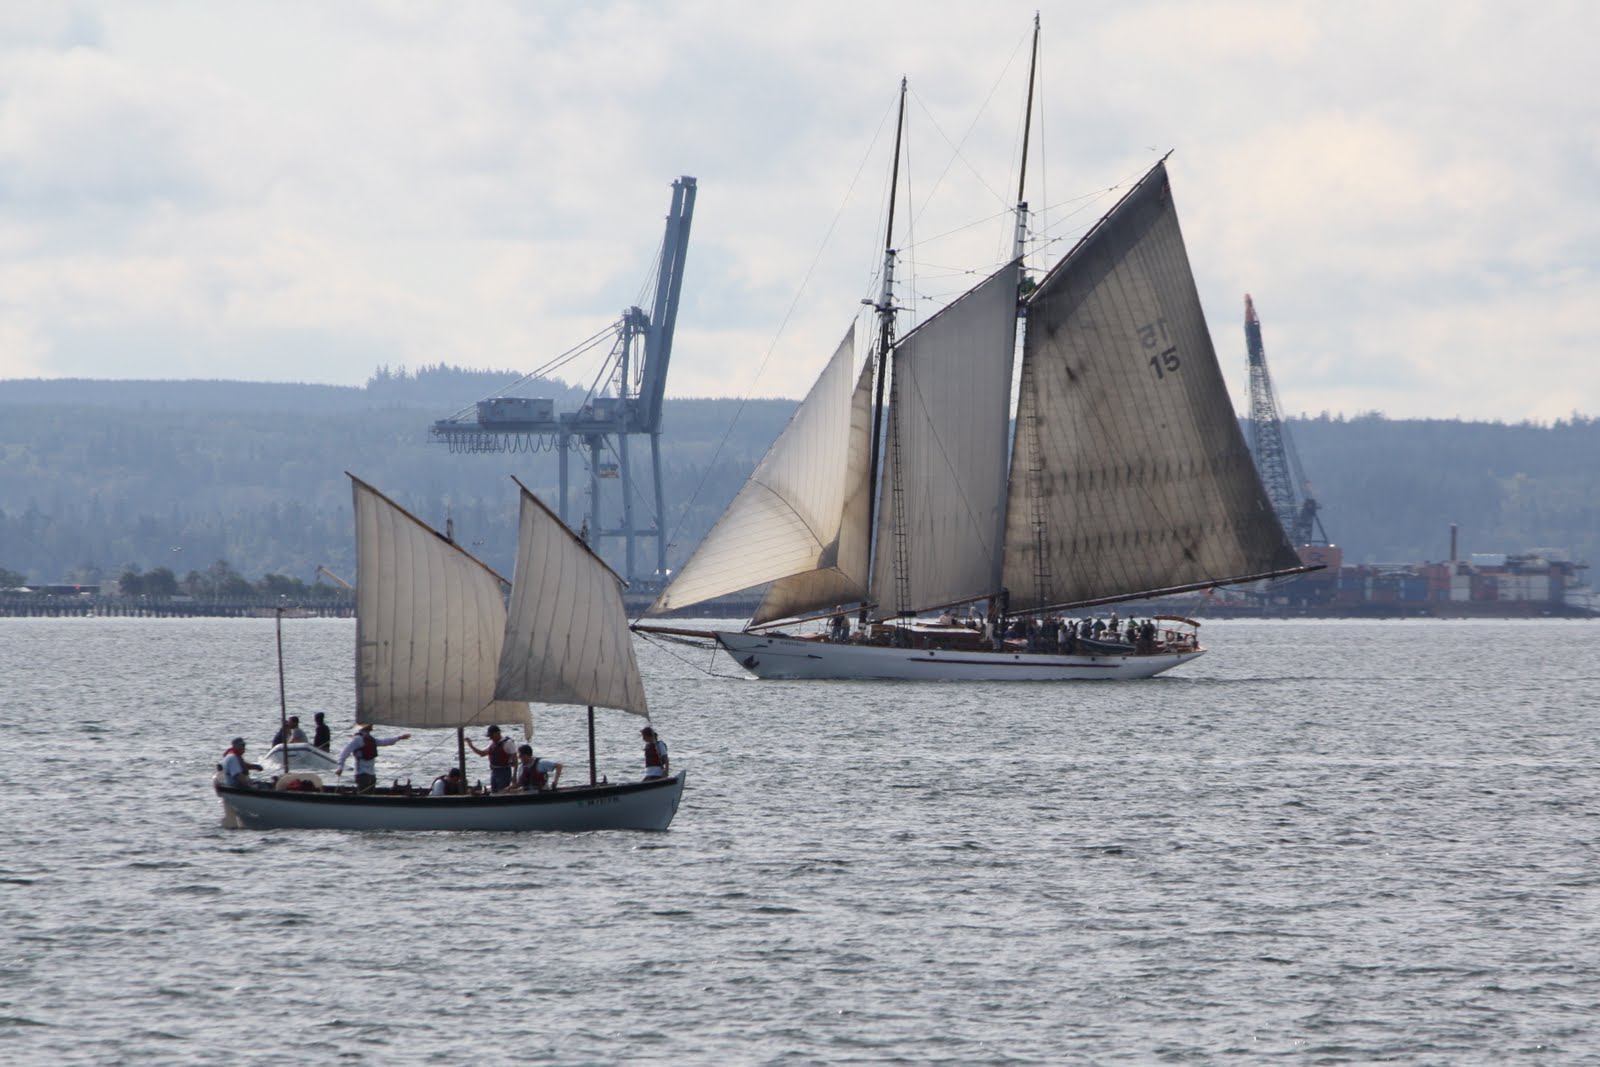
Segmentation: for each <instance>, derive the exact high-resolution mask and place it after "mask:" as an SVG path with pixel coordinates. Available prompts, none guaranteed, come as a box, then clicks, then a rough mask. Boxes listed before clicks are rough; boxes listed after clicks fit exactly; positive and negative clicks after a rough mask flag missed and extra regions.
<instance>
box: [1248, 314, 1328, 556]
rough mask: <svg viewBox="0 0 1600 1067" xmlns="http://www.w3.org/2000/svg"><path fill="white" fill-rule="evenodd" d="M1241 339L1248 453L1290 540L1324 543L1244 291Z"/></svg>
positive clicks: (1257, 322)
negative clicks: (1246, 371)
mask: <svg viewBox="0 0 1600 1067" xmlns="http://www.w3.org/2000/svg"><path fill="white" fill-rule="evenodd" d="M1244 339H1245V347H1246V349H1247V350H1248V352H1249V355H1250V452H1251V454H1252V455H1254V456H1255V461H1256V471H1257V472H1258V473H1259V474H1260V475H1261V482H1262V485H1263V486H1264V487H1265V488H1266V490H1267V499H1268V500H1270V501H1271V502H1272V508H1273V510H1274V511H1276V512H1277V513H1278V521H1279V522H1281V523H1283V528H1284V530H1285V531H1286V532H1287V533H1288V534H1289V540H1290V542H1291V543H1292V544H1295V545H1297V546H1298V545H1312V544H1320V545H1326V544H1328V543H1329V541H1328V534H1327V531H1326V530H1324V529H1323V528H1322V518H1321V516H1320V515H1319V510H1320V509H1319V508H1318V506H1317V501H1316V498H1315V497H1313V496H1312V495H1311V483H1310V482H1309V481H1307V480H1306V477H1305V473H1304V472H1303V470H1302V469H1301V467H1300V457H1299V455H1298V454H1297V453H1296V452H1295V449H1294V442H1293V440H1292V439H1291V438H1290V437H1289V430H1288V427H1286V426H1284V424H1283V420H1282V418H1280V417H1279V415H1278V397H1277V393H1276V391H1275V390H1274V389H1273V388H1272V376H1271V375H1270V374H1269V373H1268V372H1267V352H1266V348H1265V346H1264V345H1263V344H1262V343H1261V320H1260V318H1258V317H1257V315H1256V306H1255V301H1253V300H1251V299H1250V294H1249V293H1246V294H1244ZM1297 486H1298V487H1299V488H1296V487H1297Z"/></svg>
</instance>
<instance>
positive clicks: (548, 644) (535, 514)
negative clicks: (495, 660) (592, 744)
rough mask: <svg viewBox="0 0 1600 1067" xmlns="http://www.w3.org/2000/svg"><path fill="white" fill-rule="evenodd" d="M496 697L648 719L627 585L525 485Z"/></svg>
mask: <svg viewBox="0 0 1600 1067" xmlns="http://www.w3.org/2000/svg"><path fill="white" fill-rule="evenodd" d="M519 484H520V483H519ZM495 694H496V695H497V696H498V697H499V698H500V699H502V700H531V701H537V702H539V703H542V704H577V705H585V704H588V705H595V706H599V707H606V708H617V709H620V710H622V711H631V712H635V713H636V714H639V715H645V714H648V713H649V709H648V707H647V706H646V702H645V693H644V681H643V679H641V678H640V677H639V663H638V660H637V659H635V658H634V654H633V636H632V634H631V633H630V632H629V630H628V614H627V610H626V609H625V608H624V607H623V604H622V582H621V580H620V579H619V578H618V577H617V576H616V574H615V573H614V572H613V571H612V570H611V568H609V567H607V566H606V565H605V563H603V562H602V561H601V560H600V557H599V556H597V555H595V554H594V552H593V550H591V549H590V548H589V546H588V545H586V544H584V543H583V542H582V541H581V540H579V539H578V537H577V536H576V535H575V534H574V533H573V532H572V531H571V530H569V529H568V528H567V526H566V524H565V523H563V522H562V521H561V520H560V519H558V518H556V516H555V515H554V514H552V513H551V512H550V509H549V508H547V507H545V506H544V504H543V503H541V502H540V500H539V499H538V498H537V497H535V496H534V495H533V494H532V493H530V492H528V490H527V488H526V487H523V489H522V517H521V521H520V523H519V525H518V531H517V567H516V572H515V574H514V575H513V581H512V587H511V608H510V611H509V613H508V616H507V621H506V630H505V645H504V647H503V648H502V649H501V652H500V665H499V672H498V681H497V683H496V685H495Z"/></svg>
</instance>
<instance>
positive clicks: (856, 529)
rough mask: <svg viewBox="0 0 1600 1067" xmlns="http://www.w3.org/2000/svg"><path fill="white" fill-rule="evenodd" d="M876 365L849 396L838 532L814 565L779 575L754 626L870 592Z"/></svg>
mask: <svg viewBox="0 0 1600 1067" xmlns="http://www.w3.org/2000/svg"><path fill="white" fill-rule="evenodd" d="M871 451H872V364H871V363H867V364H866V365H865V366H863V367H862V368H861V375H860V377H859V378H857V379H856V388H855V392H854V393H853V394H851V399H850V453H849V456H848V458H847V460H846V462H845V496H844V511H843V513H842V514H841V515H840V518H839V534H838V536H837V537H835V538H834V539H833V542H832V544H829V545H827V546H825V547H824V548H823V550H822V555H821V556H820V557H819V558H818V561H817V568H816V569H815V570H810V571H804V572H802V573H800V574H792V575H790V576H789V577H787V578H780V579H778V580H777V581H775V582H773V583H772V585H770V586H769V587H768V588H767V592H766V595H765V596H763V597H762V598H761V603H760V604H759V605H758V606H757V607H756V612H755V615H754V616H753V617H752V618H751V619H750V624H751V625H752V626H759V625H761V624H762V623H766V622H771V621H772V620H774V619H787V618H792V617H794V616H796V615H801V614H804V613H805V612H808V611H819V610H826V609H827V608H830V607H838V606H841V605H848V604H855V603H858V602H859V601H861V600H863V599H865V598H866V595H867V566H868V562H867V561H868V558H869V552H870V551H871V544H870V542H869V540H868V530H867V514H868V510H869V504H870V503H871V498H872V481H871V462H872V456H871Z"/></svg>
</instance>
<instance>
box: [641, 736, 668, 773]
mask: <svg viewBox="0 0 1600 1067" xmlns="http://www.w3.org/2000/svg"><path fill="white" fill-rule="evenodd" d="M639 736H640V737H642V738H644V776H645V777H646V778H663V777H665V776H666V775H667V774H668V773H670V768H671V761H669V760H668V759H667V743H666V742H665V741H663V740H661V738H660V737H658V736H657V735H656V731H655V728H654V727H651V726H646V727H645V728H644V729H643V730H640V731H639Z"/></svg>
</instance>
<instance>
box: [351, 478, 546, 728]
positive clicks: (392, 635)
mask: <svg viewBox="0 0 1600 1067" xmlns="http://www.w3.org/2000/svg"><path fill="white" fill-rule="evenodd" d="M350 480H351V483H352V488H353V493H354V500H355V518H356V718H357V720H358V721H361V722H376V723H384V724H386V725H389V726H399V727H411V728H428V727H441V728H442V727H457V726H472V725H477V724H488V723H508V724H520V725H521V726H522V727H523V729H524V730H525V731H526V730H530V729H531V728H532V718H531V716H530V713H529V709H528V705H527V704H525V703H511V702H503V701H496V699H495V696H494V688H495V669H496V665H497V664H498V663H499V660H500V644H501V640H502V638H503V636H504V631H505V620H506V610H505V601H504V599H503V597H502V595H501V592H500V590H501V586H502V585H503V584H504V579H502V578H501V577H500V576H499V575H497V574H496V573H495V572H494V571H492V570H490V569H489V568H488V567H486V566H484V565H483V564H482V563H480V562H478V561H477V560H476V559H474V558H473V557H472V556H471V555H469V554H468V553H467V552H465V551H464V550H462V549H461V548H460V547H458V546H457V545H455V544H454V543H453V542H451V541H448V540H446V539H445V538H444V537H442V536H440V535H439V534H438V533H437V532H435V531H434V530H432V529H430V528H429V527H428V526H427V525H426V524H425V523H423V522H421V521H420V520H418V519H416V518H415V517H413V516H412V515H411V514H409V513H408V512H406V511H405V510H404V509H403V508H401V507H400V506H398V505H397V504H395V503H394V502H393V501H391V500H389V498H387V497H385V496H384V495H383V494H382V493H380V492H378V491H377V490H376V489H374V488H372V487H371V486H370V485H367V484H366V483H365V482H363V481H361V480H360V479H359V478H356V477H355V476H353V475H352V476H351V479H350Z"/></svg>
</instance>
